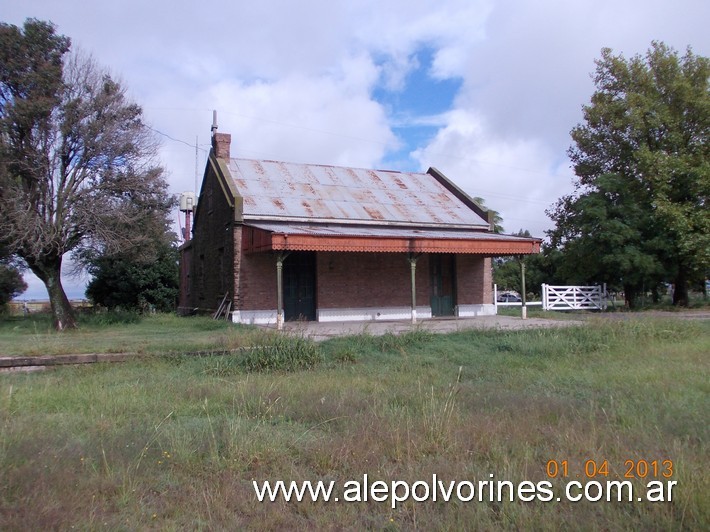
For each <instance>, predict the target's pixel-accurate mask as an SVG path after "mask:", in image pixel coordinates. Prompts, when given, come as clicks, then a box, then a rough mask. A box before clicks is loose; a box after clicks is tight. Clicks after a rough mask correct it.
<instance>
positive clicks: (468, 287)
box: [456, 255, 493, 305]
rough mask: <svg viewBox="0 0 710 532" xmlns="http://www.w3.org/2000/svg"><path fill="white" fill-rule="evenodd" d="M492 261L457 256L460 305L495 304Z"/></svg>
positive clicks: (478, 257)
mask: <svg viewBox="0 0 710 532" xmlns="http://www.w3.org/2000/svg"><path fill="white" fill-rule="evenodd" d="M492 283H493V278H492V272H491V259H490V258H488V257H481V256H479V255H457V257H456V288H457V299H456V302H457V304H459V305H476V304H482V303H492V302H493V285H492Z"/></svg>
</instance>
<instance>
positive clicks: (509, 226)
mask: <svg viewBox="0 0 710 532" xmlns="http://www.w3.org/2000/svg"><path fill="white" fill-rule="evenodd" d="M489 130H490V126H489V124H487V123H486V121H485V119H484V118H482V117H481V116H480V115H476V114H475V113H473V112H470V111H465V110H457V111H452V112H451V113H449V114H448V124H447V125H446V126H445V127H443V128H442V129H441V130H439V132H438V134H437V135H436V138H435V139H434V140H433V141H432V142H431V143H429V145H428V146H426V147H425V148H422V149H420V150H418V151H416V152H415V153H414V154H413V155H414V157H415V158H416V159H417V160H419V161H420V163H421V166H422V169H426V168H427V167H429V166H434V167H436V168H438V169H439V170H441V171H442V172H443V173H444V174H445V175H446V176H447V177H449V178H450V179H452V180H453V181H454V182H455V183H457V184H458V185H459V186H460V187H461V188H463V189H464V190H465V191H466V192H467V193H468V194H469V195H471V196H478V197H481V198H483V199H484V200H485V204H486V206H487V207H490V208H491V209H494V210H496V211H498V212H499V213H500V214H501V216H502V217H503V226H504V227H505V230H506V232H509V233H511V232H515V231H518V230H519V229H528V230H530V232H531V233H532V234H533V235H535V236H539V237H543V236H544V231H545V230H546V229H549V227H550V224H549V221H548V220H547V217H546V215H545V209H546V208H548V207H549V206H550V205H551V203H552V202H553V201H554V198H557V197H559V196H560V195H561V194H563V193H568V192H570V190H571V177H572V176H571V173H570V172H569V171H568V170H567V169H566V168H565V164H564V162H563V163H562V164H560V158H559V155H558V154H556V153H554V152H553V151H551V150H550V149H549V148H548V147H547V146H546V145H545V144H544V143H543V142H541V141H540V140H537V139H534V138H518V139H513V140H491V138H490V137H489V133H488V131H489Z"/></svg>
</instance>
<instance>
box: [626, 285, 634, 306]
mask: <svg viewBox="0 0 710 532" xmlns="http://www.w3.org/2000/svg"><path fill="white" fill-rule="evenodd" d="M624 304H625V305H626V308H628V309H634V308H636V289H635V288H633V287H632V286H630V285H624Z"/></svg>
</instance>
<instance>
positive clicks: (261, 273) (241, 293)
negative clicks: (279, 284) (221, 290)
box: [235, 247, 288, 310]
mask: <svg viewBox="0 0 710 532" xmlns="http://www.w3.org/2000/svg"><path fill="white" fill-rule="evenodd" d="M237 249H241V247H239V248H237ZM286 260H288V259H286ZM237 267H240V271H239V274H238V278H239V280H238V283H239V284H238V286H239V290H238V292H237V294H238V296H237V297H238V306H236V307H235V308H237V309H239V310H274V309H276V307H277V306H278V301H277V294H276V257H275V256H274V255H273V254H272V253H250V254H244V253H240V254H239V261H238V263H237V264H235V268H237Z"/></svg>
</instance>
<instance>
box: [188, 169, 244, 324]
mask: <svg viewBox="0 0 710 532" xmlns="http://www.w3.org/2000/svg"><path fill="white" fill-rule="evenodd" d="M208 168H209V169H208V171H207V175H206V176H205V180H204V181H203V183H202V190H201V191H200V197H199V200H198V202H197V209H196V213H195V220H194V227H193V235H194V236H193V238H192V253H191V254H192V257H191V268H190V296H189V300H190V306H191V307H193V308H198V309H200V310H202V311H210V310H216V309H217V306H218V305H219V303H220V301H221V299H222V297H223V296H224V294H225V293H226V292H230V294H231V295H233V293H234V292H233V287H234V271H235V270H234V268H233V267H232V265H233V264H234V253H233V249H234V248H233V238H234V236H233V233H234V229H233V223H232V220H233V217H234V212H233V210H232V208H231V207H230V205H229V202H228V201H227V198H226V197H225V195H224V192H223V190H222V187H220V185H219V182H218V180H217V176H216V175H215V174H214V172H213V170H212V168H211V166H208Z"/></svg>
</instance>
